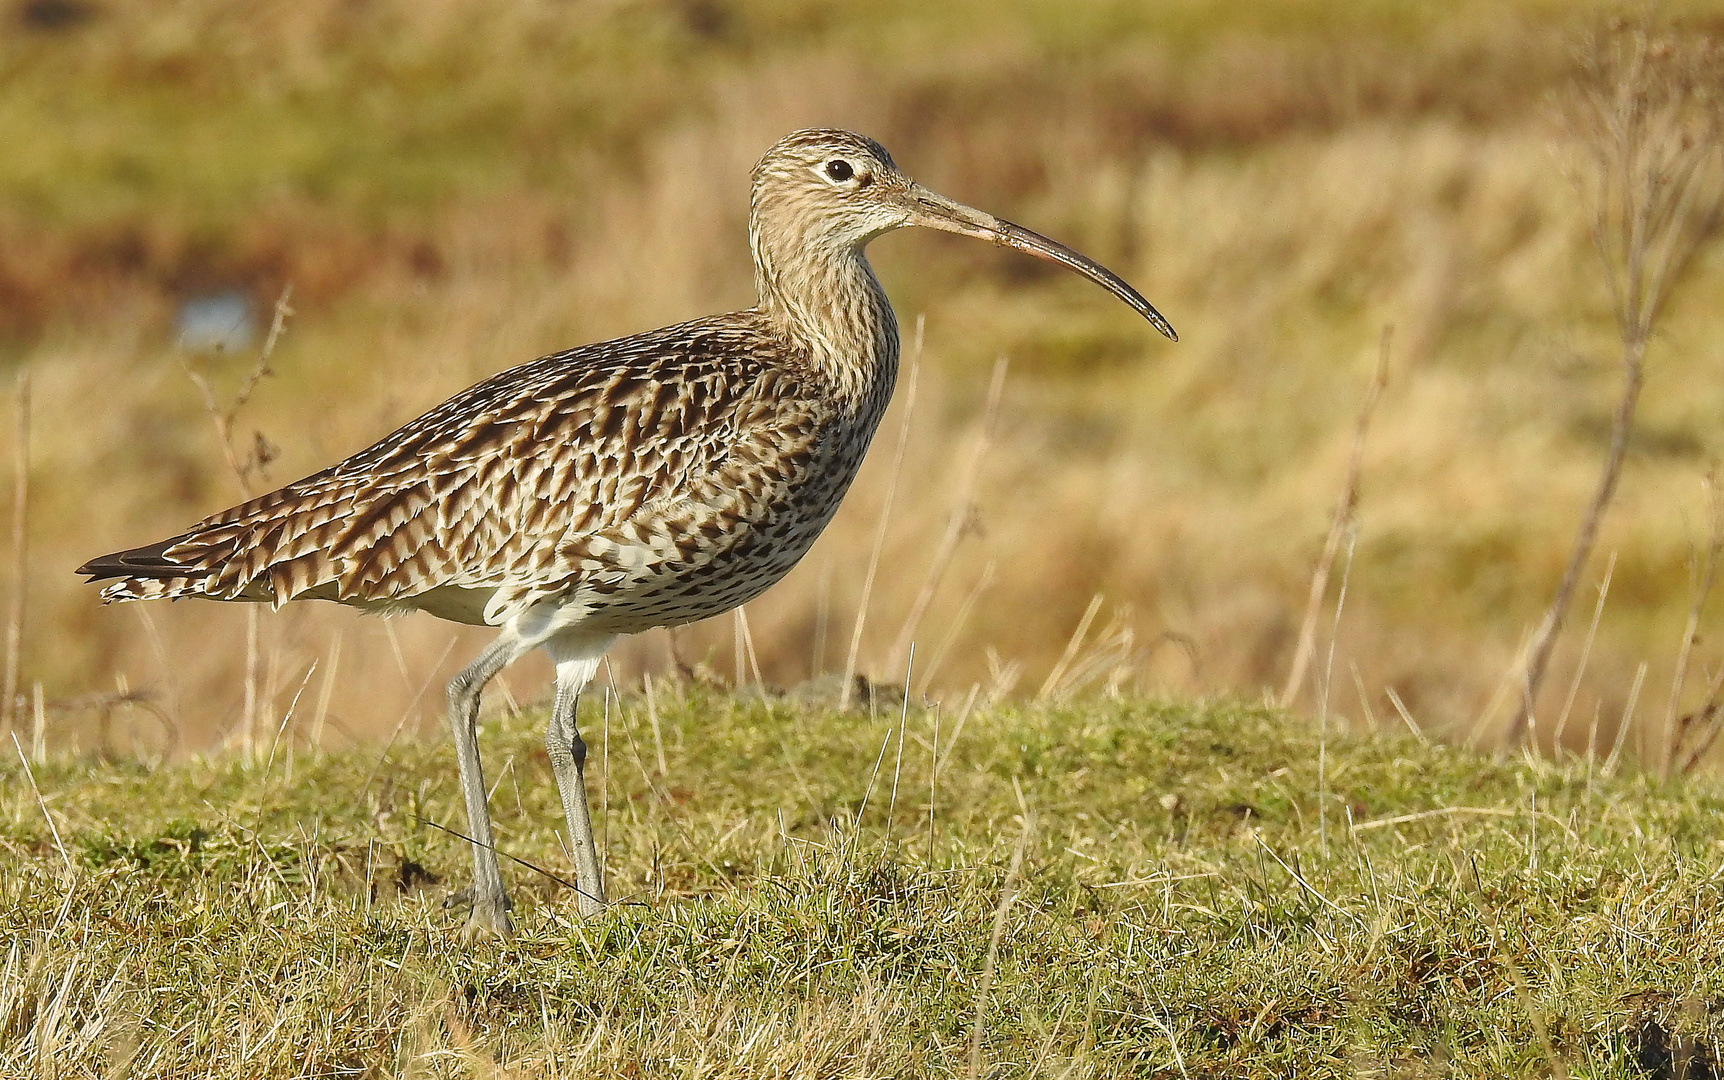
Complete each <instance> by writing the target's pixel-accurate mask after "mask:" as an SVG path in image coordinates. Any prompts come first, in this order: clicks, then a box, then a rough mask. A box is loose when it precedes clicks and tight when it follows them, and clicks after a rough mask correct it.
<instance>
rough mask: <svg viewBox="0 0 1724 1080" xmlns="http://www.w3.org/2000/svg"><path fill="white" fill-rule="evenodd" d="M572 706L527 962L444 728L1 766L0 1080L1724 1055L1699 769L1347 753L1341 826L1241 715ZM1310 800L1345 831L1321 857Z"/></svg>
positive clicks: (1376, 1069) (544, 807)
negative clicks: (593, 889)
mask: <svg viewBox="0 0 1724 1080" xmlns="http://www.w3.org/2000/svg"><path fill="white" fill-rule="evenodd" d="M588 706H589V707H588V709H587V710H586V712H585V715H584V720H583V724H584V727H585V729H586V731H587V732H588V741H589V743H590V744H591V745H592V746H593V747H594V761H593V762H592V766H591V767H592V776H591V780H590V782H592V783H594V784H595V786H601V785H602V788H603V791H604V792H605V795H604V805H605V806H608V808H609V813H608V815H607V816H606V817H604V818H603V820H602V821H601V823H600V824H599V831H600V836H601V840H602V843H603V846H604V848H605V850H606V852H607V857H608V862H609V867H610V871H609V872H610V875H611V884H612V890H613V895H615V896H618V897H620V898H621V899H620V901H619V902H618V903H617V904H616V905H614V906H613V908H612V909H611V910H610V911H609V912H607V913H606V914H605V915H604V916H602V917H600V918H598V919H595V920H592V921H589V922H584V923H583V922H578V921H575V920H574V919H573V916H572V912H573V904H572V902H571V900H570V897H569V894H568V893H567V892H566V891H565V890H563V889H562V888H561V887H560V886H558V885H557V884H556V883H555V882H554V881H553V880H551V878H550V877H549V876H542V875H540V874H536V873H534V872H532V871H529V870H525V869H523V868H522V867H521V866H520V865H519V864H507V865H509V867H510V869H509V871H508V873H509V876H510V878H511V887H512V889H513V893H514V896H515V899H516V902H517V908H516V916H517V921H518V923H519V925H520V926H521V928H522V934H521V936H520V937H519V938H518V939H516V940H513V941H509V942H502V943H489V944H482V945H480V946H477V947H473V948H467V947H463V946H462V945H461V944H460V942H459V937H458V934H457V926H458V920H457V919H456V917H455V916H453V915H451V914H450V913H447V912H445V911H443V910H442V909H441V907H440V904H439V901H440V900H441V898H442V897H443V896H444V895H445V894H446V892H447V891H448V890H449V889H451V888H454V887H459V886H460V885H461V884H464V882H465V879H466V876H467V873H468V865H469V864H468V858H467V854H466V851H465V850H464V845H463V844H462V843H460V842H459V841H457V840H455V839H454V838H452V837H451V836H450V835H448V834H447V833H445V832H442V831H440V830H439V829H437V828H434V827H432V826H431V825H430V824H429V823H430V822H436V823H438V824H440V825H445V826H449V827H452V828H460V827H461V825H462V822H461V820H460V816H459V809H458V807H459V794H458V791H457V787H456V783H455V779H454V776H455V773H454V767H453V764H452V762H451V760H450V755H449V751H448V749H447V748H446V747H445V746H444V745H443V744H442V743H441V742H440V741H439V742H420V741H416V740H412V739H402V740H398V741H397V742H395V743H394V744H393V745H392V746H391V747H389V748H388V749H386V750H385V751H383V752H382V754H381V755H380V754H379V752H378V751H377V749H376V748H375V747H371V748H367V749H362V750H357V751H353V752H346V753H337V754H324V753H311V754H308V753H306V752H304V751H299V752H297V753H295V752H294V750H293V748H292V747H291V746H290V747H287V748H285V750H284V753H283V754H282V755H280V756H279V757H277V758H276V759H275V761H274V763H273V765H271V766H268V767H266V766H264V765H262V764H260V763H258V761H257V760H256V759H255V758H249V757H241V756H237V755H231V754H218V755H212V756H205V757H198V758H193V759H190V760H188V761H185V762H182V763H178V764H173V765H168V766H154V765H151V764H147V763H141V762H138V761H129V760H114V761H109V762H106V763H98V762H92V761H89V760H73V759H60V760H55V761H51V762H50V763H48V764H46V765H43V766H39V767H37V768H36V769H35V771H34V776H33V778H34V781H35V784H36V785H37V786H38V787H39V788H40V791H41V797H40V800H38V799H36V798H34V797H32V796H31V795H29V794H28V793H29V791H30V790H31V789H30V785H29V784H28V783H26V782H25V780H26V778H25V777H23V776H22V775H19V774H20V773H21V772H22V771H23V769H24V766H23V765H22V764H19V763H13V764H9V765H7V766H4V767H3V768H0V776H3V777H4V780H5V783H4V785H3V786H0V793H3V794H0V849H3V850H4V852H5V855H4V857H3V858H0V929H3V933H0V940H3V941H4V942H5V944H4V945H0V1071H4V1072H6V1073H7V1074H8V1075H17V1076H44V1077H46V1076H58V1075H71V1074H84V1073H94V1074H101V1075H109V1074H120V1073H128V1074H130V1075H170V1074H185V1073H197V1074H199V1075H212V1076H245V1077H273V1076H282V1077H286V1076H304V1075H330V1074H335V1073H346V1072H353V1073H361V1074H366V1075H388V1076H394V1075H403V1076H406V1075H413V1076H419V1075H437V1076H482V1077H502V1076H506V1077H517V1076H518V1077H530V1076H586V1075H592V1076H600V1075H603V1076H615V1075H624V1076H690V1077H694V1076H699V1077H733V1076H735V1077H741V1076H758V1075H782V1076H796V1077H838V1076H844V1077H852V1076H896V1075H918V1076H970V1075H980V1076H989V1077H1004V1076H1070V1077H1112V1076H1121V1075H1144V1076H1149V1075H1154V1076H1230V1077H1248V1076H1288V1075H1297V1076H1445V1075H1466V1076H1502V1077H1510V1076H1551V1075H1568V1076H1575V1077H1583V1076H1584V1077H1621V1078H1627V1077H1631V1076H1641V1075H1647V1074H1648V1073H1647V1072H1646V1071H1644V1070H1648V1069H1650V1070H1651V1073H1650V1074H1651V1075H1658V1076H1677V1075H1689V1076H1696V1075H1708V1074H1707V1073H1706V1072H1704V1071H1702V1070H1704V1069H1707V1068H1715V1067H1716V1064H1717V1063H1718V1062H1719V1061H1720V1060H1721V1053H1720V1050H1721V1047H1724V1017H1721V1016H1720V1013H1719V1004H1718V1003H1719V1001H1720V1000H1724V895H1720V894H1721V893H1724V870H1721V867H1724V842H1720V841H1719V840H1718V839H1717V837H1716V828H1715V822H1716V820H1717V815H1718V814H1719V812H1720V811H1724V789H1720V788H1719V787H1718V786H1716V785H1715V784H1712V783H1710V782H1705V781H1691V782H1687V783H1676V782H1668V781H1663V780H1660V779H1658V778H1656V777H1655V776H1652V775H1650V774H1639V773H1636V774H1631V775H1622V776H1609V775H1604V774H1603V773H1602V771H1601V770H1599V769H1598V768H1597V767H1596V766H1594V765H1592V764H1588V763H1585V762H1580V761H1549V760H1536V759H1533V758H1530V757H1527V758H1517V759H1512V760H1493V759H1487V758H1481V757H1479V756H1476V755H1473V754H1470V753H1468V752H1465V751H1462V750H1459V749H1455V748H1453V747H1445V746H1442V745H1432V744H1428V743H1426V742H1424V741H1422V740H1414V739H1411V738H1407V737H1396V736H1389V735H1381V734H1377V735H1354V736H1347V737H1343V738H1335V737H1333V736H1331V737H1330V740H1329V742H1328V744H1327V755H1328V759H1327V785H1326V787H1325V788H1324V789H1323V790H1324V791H1325V792H1326V795H1325V796H1324V797H1325V798H1326V800H1327V804H1328V805H1327V806H1326V807H1324V806H1320V805H1319V798H1318V797H1317V796H1315V795H1314V794H1313V792H1316V791H1318V790H1319V785H1318V782H1317V777H1316V769H1317V756H1318V755H1317V738H1318V736H1317V732H1316V731H1315V729H1313V728H1312V727H1310V726H1308V725H1305V724H1302V723H1299V722H1296V721H1293V720H1292V719H1291V718H1289V717H1288V716H1287V715H1285V714H1283V713H1279V712H1276V711H1273V710H1268V709H1264V708H1261V707H1255V706H1250V705H1246V704H1241V703H1237V702H1209V703H1202V704H1195V705H1192V704H1175V703H1166V702H1153V701H1144V700H1126V701H1117V702H1096V701H1088V702H1083V703H1078V704H1071V705H1065V706H1058V707H1052V706H1038V707H1023V708H1011V707H990V708H983V709H979V710H976V711H974V712H973V713H972V714H970V715H968V716H967V717H965V718H964V720H963V721H962V722H961V723H959V722H957V718H955V717H951V716H945V717H940V716H938V715H937V714H936V713H934V712H931V711H926V710H921V709H911V710H909V711H907V712H906V713H904V714H903V719H902V721H900V717H899V714H898V711H897V710H896V709H890V710H882V711H881V712H880V713H879V714H870V713H849V714H842V713H834V712H830V711H824V710H820V709H816V708H811V707H809V706H806V705H796V704H792V703H790V702H788V701H784V700H768V701H761V700H746V701H745V700H738V699H733V698H726V697H718V696H711V695H707V694H704V693H700V692H691V691H685V692H683V693H682V694H680V695H679V694H677V693H676V692H675V691H674V690H673V689H672V688H670V687H668V686H664V685H660V686H658V687H657V688H656V693H655V698H654V709H653V716H654V717H655V718H656V722H657V726H656V728H654V727H653V726H652V724H651V720H649V717H648V715H647V707H646V702H645V701H644V700H634V699H630V698H623V699H620V700H619V699H616V698H612V699H611V700H610V702H609V704H608V707H607V705H606V703H605V702H601V701H599V700H597V699H596V698H595V699H589V701H588ZM540 719H541V717H540V716H539V715H537V714H534V713H523V714H518V715H509V716H497V717H494V718H493V719H492V720H491V721H489V730H488V731H487V733H486V735H485V744H486V746H485V749H486V754H487V760H488V762H489V763H490V766H491V772H490V779H491V781H492V783H493V785H494V791H493V795H492V801H493V804H494V806H495V809H496V816H497V819H498V821H497V827H498V833H499V843H500V845H501V846H502V847H503V848H504V849H505V850H507V851H508V852H509V853H511V854H513V855H515V856H517V857H518V858H521V859H524V860H526V861H527V862H530V863H534V864H537V865H538V866H540V867H542V868H544V869H545V870H547V871H549V873H550V874H559V875H560V874H563V873H564V869H565V860H564V857H563V856H562V854H561V853H560V850H559V843H558V839H557V836H556V833H555V830H556V829H557V828H558V827H559V826H560V824H561V815H560V813H559V811H558V808H557V805H556V796H555V786H554V784H553V783H552V782H551V779H550V777H549V769H548V765H547V763H546V762H545V761H544V760H543V752H542V750H541V749H540V743H539V735H538V732H537V730H536V727H537V724H538V722H539V721H540ZM937 721H943V723H941V725H940V728H939V730H940V732H941V734H940V737H939V741H938V743H936V742H935V731H936V722H937ZM900 723H902V725H903V726H902V727H900V726H899V725H900ZM649 740H656V741H649ZM661 746H662V755H663V759H664V761H665V763H666V764H667V765H668V770H663V771H661V770H660V769H659V768H658V767H657V765H656V760H657V757H658V749H659V747H661ZM882 746H885V747H886V750H885V752H884V759H883V760H881V763H880V765H879V766H878V767H874V763H875V762H876V760H877V759H880V758H881V757H882V752H881V749H880V748H881V747H882ZM936 747H937V755H938V756H937V757H936ZM900 755H901V756H900ZM930 777H933V778H934V783H933V785H932V786H931V785H930V784H929V778H930ZM912 778H917V779H915V780H912ZM894 785H896V790H892V788H893V787H894ZM931 797H932V798H933V803H934V811H933V815H932V818H931V820H930V814H929V800H930V798H931ZM594 798H595V802H598V801H599V798H600V797H599V795H598V793H596V792H595V795H594ZM864 807H865V812H864ZM1325 812H1326V813H1327V815H1328V817H1329V820H1330V821H1331V823H1333V822H1334V821H1336V820H1341V821H1345V822H1348V823H1349V825H1348V827H1346V828H1342V829H1339V830H1337V829H1334V828H1331V829H1330V830H1329V832H1328V834H1327V842H1326V843H1325V842H1324V839H1323V834H1322V832H1321V831H1320V828H1319V820H1320V818H1321V817H1322V816H1324V814H1325ZM49 819H51V820H52V822H53V824H54V827H55V828H56V829H57V830H58V835H59V837H60V838H61V839H62V840H63V842H64V844H65V848H66V851H67V853H68V855H69V861H70V865H69V866H68V864H67V861H66V860H63V859H62V857H61V854H60V852H59V850H58V848H57V846H56V841H55V839H54V834H53V833H52V832H51V831H50V828H49ZM1014 871H1015V873H1014ZM978 1018H979V1026H978ZM973 1039H974V1040H976V1041H975V1042H974V1043H973V1042H972V1040H973ZM975 1045H979V1048H980V1055H979V1059H978V1060H979V1067H978V1068H972V1059H971V1054H972V1047H973V1046H975ZM1684 1069H1685V1070H1687V1071H1686V1072H1685V1073H1684V1072H1682V1071H1679V1070H1684ZM1659 1070H1662V1071H1659Z"/></svg>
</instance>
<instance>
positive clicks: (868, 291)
mask: <svg viewBox="0 0 1724 1080" xmlns="http://www.w3.org/2000/svg"><path fill="white" fill-rule="evenodd" d="M754 264H755V283H756V285H757V287H758V288H759V290H760V306H759V311H760V312H761V314H762V315H764V316H765V317H766V318H767V319H768V320H769V321H771V322H772V324H773V326H774V328H775V329H777V330H778V331H779V332H780V333H782V334H783V335H784V336H785V337H787V338H788V339H790V341H791V342H792V343H794V344H796V345H798V346H800V347H801V349H802V350H803V351H804V352H806V354H807V356H808V357H809V359H810V361H811V362H812V363H813V365H814V367H815V369H816V371H818V372H819V373H820V374H821V375H823V376H824V377H825V378H826V379H827V380H828V382H829V383H830V385H831V387H832V389H833V390H834V392H835V393H836V394H837V395H838V396H839V397H840V398H841V399H842V400H844V401H845V402H846V403H848V404H850V405H852V407H854V408H857V409H860V410H863V411H868V412H872V413H874V414H875V415H874V419H875V420H878V414H879V413H880V412H883V411H884V410H885V406H886V400H887V399H888V398H890V397H891V395H892V384H893V382H894V381H895V380H896V379H897V376H898V320H897V317H896V316H894V315H893V314H892V305H891V304H890V303H889V302H888V301H887V300H886V290H885V289H883V288H881V287H880V281H879V279H878V278H876V277H875V276H874V270H873V268H872V267H870V266H869V265H868V260H867V258H866V257H865V256H864V255H863V254H862V251H861V249H860V248H856V249H852V250H847V251H841V252H831V253H825V254H823V255H815V254H804V253H801V252H796V253H792V254H788V255H786V254H782V253H775V252H771V251H763V250H762V249H761V248H760V247H759V246H757V247H756V250H755V260H754Z"/></svg>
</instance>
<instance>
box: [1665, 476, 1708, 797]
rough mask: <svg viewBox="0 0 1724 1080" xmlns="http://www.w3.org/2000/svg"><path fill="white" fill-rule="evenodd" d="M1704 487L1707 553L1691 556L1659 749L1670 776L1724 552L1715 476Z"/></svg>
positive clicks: (1692, 554) (1691, 553)
mask: <svg viewBox="0 0 1724 1080" xmlns="http://www.w3.org/2000/svg"><path fill="white" fill-rule="evenodd" d="M1703 485H1704V489H1705V496H1706V550H1705V552H1704V553H1695V552H1692V551H1691V552H1690V553H1689V558H1688V574H1689V579H1690V581H1691V582H1692V587H1691V589H1690V592H1691V593H1692V596H1693V599H1692V601H1691V602H1690V603H1689V605H1688V621H1687V622H1686V623H1685V624H1684V625H1683V627H1682V644H1681V645H1680V646H1679V647H1678V648H1677V651H1676V672H1675V674H1673V675H1672V676H1671V678H1670V700H1669V701H1668V702H1666V703H1665V707H1664V727H1663V730H1662V732H1661V735H1662V738H1660V739H1659V743H1658V748H1657V751H1658V755H1659V765H1660V767H1661V768H1662V769H1663V771H1664V775H1666V776H1669V775H1670V774H1671V773H1672V772H1674V771H1676V761H1677V757H1678V754H1679V752H1680V747H1679V746H1678V745H1677V743H1678V734H1679V733H1678V730H1677V724H1676V712H1677V708H1678V707H1679V706H1680V705H1681V703H1682V689H1683V687H1684V685H1686V683H1687V682H1688V663H1689V659H1690V658H1691V657H1692V655H1693V653H1694V645H1695V643H1696V642H1697V641H1698V640H1699V637H1700V616H1701V615H1702V614H1704V612H1705V610H1706V600H1707V598H1708V597H1710V596H1711V595H1712V584H1713V581H1714V579H1715V578H1716V577H1717V574H1718V556H1719V553H1720V552H1721V551H1724V502H1721V501H1720V499H1719V496H1718V487H1717V485H1716V483H1715V482H1714V478H1713V477H1712V476H1710V475H1708V476H1707V477H1706V479H1705V480H1704V481H1703Z"/></svg>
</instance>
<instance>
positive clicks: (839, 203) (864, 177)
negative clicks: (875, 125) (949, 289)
mask: <svg viewBox="0 0 1724 1080" xmlns="http://www.w3.org/2000/svg"><path fill="white" fill-rule="evenodd" d="M908 225H921V226H924V227H926V228H930V229H941V230H943V231H945V232H955V233H960V234H962V235H964V236H973V237H976V238H977V239H980V240H987V241H989V242H991V243H994V244H997V245H999V246H1000V247H1009V248H1015V249H1017V250H1019V251H1023V252H1027V253H1028V254H1031V255H1034V256H1036V257H1037V258H1041V259H1046V260H1048V261H1049V262H1055V263H1059V264H1060V265H1061V266H1064V267H1067V268H1068V269H1071V270H1075V271H1076V272H1078V273H1080V274H1082V275H1083V276H1085V277H1087V278H1089V279H1090V280H1091V281H1093V282H1095V283H1096V284H1098V285H1100V286H1101V287H1102V288H1104V289H1106V290H1107V291H1108V292H1111V293H1113V294H1114V295H1115V296H1117V297H1119V298H1120V299H1121V300H1124V301H1125V302H1126V303H1127V304H1129V305H1131V307H1132V308H1133V309H1135V310H1136V311H1137V313H1138V314H1139V315H1142V316H1143V317H1144V318H1145V319H1147V320H1149V323H1150V325H1152V326H1154V327H1155V328H1156V329H1157V330H1159V331H1161V332H1162V333H1163V334H1165V335H1167V337H1169V338H1170V339H1172V340H1174V341H1177V340H1179V337H1178V335H1176V334H1175V333H1174V332H1173V327H1172V326H1170V325H1169V324H1168V322H1167V320H1166V319H1164V318H1162V316H1161V313H1160V312H1158V311H1156V310H1155V308H1153V307H1151V306H1150V303H1149V301H1147V300H1145V299H1144V298H1143V297H1142V296H1141V295H1139V294H1138V292H1137V290H1136V289H1133V288H1132V287H1131V286H1130V285H1127V284H1126V283H1125V282H1124V281H1122V280H1121V279H1120V278H1119V276H1118V275H1116V274H1114V273H1113V272H1112V271H1111V270H1108V269H1107V268H1106V267H1104V266H1102V265H1100V264H1099V263H1097V262H1095V261H1094V260H1093V259H1090V258H1089V257H1088V256H1085V255H1082V254H1079V253H1078V252H1076V251H1073V250H1072V249H1071V248H1068V247H1066V246H1065V245H1064V244H1060V243H1056V242H1055V241H1053V240H1050V239H1048V238H1047V237H1045V236H1041V235H1039V234H1037V233H1033V232H1031V231H1030V230H1028V229H1026V228H1023V227H1022V226H1020V225H1014V224H1012V223H1011V222H1009V221H1002V220H1001V219H999V218H997V217H994V216H993V215H992V214H985V213H983V212H982V211H980V210H975V209H972V208H970V207H968V206H965V205H964V204H963V203H959V202H954V201H953V200H951V199H948V198H946V197H945V196H944V195H939V194H936V193H934V192H932V191H929V190H928V189H927V188H925V187H923V186H922V185H920V184H918V183H916V182H915V181H914V180H912V179H910V178H909V177H908V176H905V175H904V174H903V173H901V172H899V171H898V167H897V166H896V165H895V164H893V162H892V155H891V154H888V153H887V152H886V148H885V147H883V146H881V145H880V144H879V143H877V142H875V141H874V140H873V139H870V138H867V137H866V136H862V135H857V134H855V133H854V132H849V131H841V130H838V129H836V128H811V129H808V130H804V131H794V132H791V133H790V134H789V135H786V136H785V137H784V138H782V139H780V140H779V141H778V142H777V143H776V144H774V145H773V147H772V149H770V150H768V151H767V152H766V156H765V157H763V158H761V159H760V163H759V164H758V165H756V166H755V167H754V185H753V198H752V204H751V209H750V214H749V231H750V234H751V239H752V241H753V244H754V250H755V253H756V258H757V259H761V260H762V261H763V263H764V262H766V261H769V260H770V259H771V258H772V257H773V254H774V253H775V252H791V251H794V252H798V253H800V254H801V255H804V256H812V257H813V258H815V259H816V260H823V259H829V258H837V257H840V256H843V255H848V254H853V253H856V252H859V251H860V250H861V249H862V248H863V246H865V245H866V244H867V243H868V241H870V240H872V239H874V238H875V237H876V236H879V235H881V234H882V233H887V232H891V231H892V230H893V229H901V228H904V227H905V226H908Z"/></svg>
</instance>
